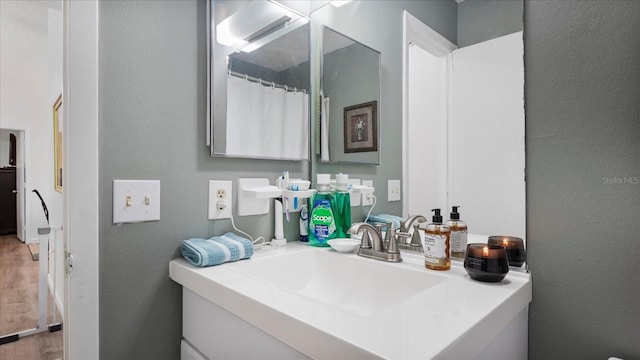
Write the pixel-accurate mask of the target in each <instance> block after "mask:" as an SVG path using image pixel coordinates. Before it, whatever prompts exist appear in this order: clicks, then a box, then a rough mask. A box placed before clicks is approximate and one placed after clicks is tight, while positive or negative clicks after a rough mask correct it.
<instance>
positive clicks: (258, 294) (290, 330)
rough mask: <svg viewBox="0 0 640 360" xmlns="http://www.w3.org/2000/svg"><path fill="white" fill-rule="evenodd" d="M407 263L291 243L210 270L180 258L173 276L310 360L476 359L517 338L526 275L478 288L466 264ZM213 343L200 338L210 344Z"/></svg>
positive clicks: (526, 298)
mask: <svg viewBox="0 0 640 360" xmlns="http://www.w3.org/2000/svg"><path fill="white" fill-rule="evenodd" d="M402 256H403V262H401V263H388V262H382V261H377V260H373V259H367V258H364V257H360V256H357V255H356V254H354V253H339V252H336V251H333V250H331V249H329V248H314V247H309V246H307V245H305V244H302V243H290V244H288V245H287V246H285V247H283V248H278V249H260V250H257V251H256V252H255V254H254V255H253V257H252V258H251V259H247V260H241V261H236V262H233V263H227V264H223V265H219V266H212V267H208V268H196V267H193V266H191V265H189V264H188V263H187V262H186V261H184V260H183V259H176V260H173V261H171V262H170V266H169V275H170V277H171V278H172V279H173V280H174V281H176V282H177V283H179V284H181V285H182V286H183V287H184V292H186V293H192V294H195V295H194V296H199V297H200V298H202V299H203V300H202V301H205V302H209V303H211V304H212V306H215V307H217V308H221V309H223V310H224V311H227V312H229V313H231V314H233V315H234V318H236V319H241V320H243V321H246V322H247V323H248V324H250V325H251V326H253V327H255V328H257V329H259V330H260V331H261V332H262V333H266V334H268V335H269V336H271V337H273V338H275V339H276V340H277V341H278V342H279V343H284V344H285V345H287V346H289V347H291V348H293V349H295V350H296V351H298V352H299V353H302V354H304V355H306V356H308V357H310V358H334V359H338V358H350V359H359V358H361V359H371V358H386V359H433V358H435V359H440V358H442V359H463V358H464V359H471V358H474V357H476V356H478V354H480V352H481V351H482V350H483V349H485V348H487V346H488V345H487V344H489V343H491V342H492V341H494V339H497V338H498V337H497V336H498V335H501V336H500V339H502V340H506V339H504V338H503V337H502V334H505V335H509V334H510V333H514V331H512V330H510V329H512V328H511V327H508V325H509V324H511V323H514V322H517V321H516V320H518V319H525V320H518V321H520V323H522V321H526V311H527V306H528V304H529V302H530V301H531V280H530V277H529V274H526V273H524V272H517V271H512V272H509V274H507V277H506V278H505V280H504V281H503V282H501V283H497V284H488V283H480V282H477V281H474V280H471V279H470V278H469V277H468V276H467V274H466V272H465V271H464V268H463V266H462V263H461V262H454V263H453V264H452V266H451V270H449V271H442V272H439V271H431V270H427V269H425V267H424V260H423V258H422V257H421V256H419V255H414V254H409V253H404V254H403V255H402ZM194 311H195V314H194V317H193V319H196V320H197V319H198V318H200V317H201V316H199V315H200V314H201V313H200V310H194ZM212 319H216V318H215V317H214V318H212ZM202 322H203V324H212V323H216V322H217V321H216V320H210V321H206V322H204V320H203V321H202ZM203 326H204V325H203ZM509 326H511V325H509ZM521 328H524V331H526V323H524V325H523V326H522V327H521ZM502 329H507V330H505V331H504V332H501V331H503V330H502ZM207 333H209V332H207ZM520 338H524V339H525V340H526V333H525V334H524V335H521V336H520ZM210 341H211V339H207V338H206V337H203V339H202V344H203V346H205V345H204V344H208V343H210ZM216 346H217V347H218V346H220V344H218V345H216ZM525 347H526V343H525ZM498 348H500V347H498ZM525 350H526V349H525ZM524 354H525V355H526V352H525V353H524ZM515 358H518V357H515Z"/></svg>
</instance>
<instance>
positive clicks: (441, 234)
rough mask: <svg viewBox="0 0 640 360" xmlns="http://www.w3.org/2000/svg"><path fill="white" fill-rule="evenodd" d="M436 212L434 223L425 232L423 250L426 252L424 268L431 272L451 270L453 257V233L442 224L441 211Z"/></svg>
mask: <svg viewBox="0 0 640 360" xmlns="http://www.w3.org/2000/svg"><path fill="white" fill-rule="evenodd" d="M431 211H433V212H434V214H433V217H432V222H431V223H430V224H429V225H427V227H426V228H425V230H424V240H423V243H422V249H423V250H424V266H425V267H426V268H427V269H431V270H449V269H450V268H451V257H450V255H449V247H450V240H451V238H450V236H451V231H450V229H449V227H448V226H446V225H443V224H442V215H440V209H432V210H431Z"/></svg>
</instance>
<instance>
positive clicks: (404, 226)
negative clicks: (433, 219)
mask: <svg viewBox="0 0 640 360" xmlns="http://www.w3.org/2000/svg"><path fill="white" fill-rule="evenodd" d="M416 221H417V222H425V221H427V218H425V217H424V216H422V215H411V216H409V217H408V218H407V220H404V221H400V231H402V232H409V229H411V226H413V223H414V222H416Z"/></svg>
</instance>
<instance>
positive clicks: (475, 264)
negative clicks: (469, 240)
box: [464, 243, 509, 282]
mask: <svg viewBox="0 0 640 360" xmlns="http://www.w3.org/2000/svg"><path fill="white" fill-rule="evenodd" d="M464 268H465V270H466V271H467V274H469V276H470V277H471V278H472V279H474V280H479V281H488V282H497V281H501V280H502V279H504V277H505V275H506V274H507V273H508V272H509V263H508V259H507V253H506V250H505V248H504V247H502V246H501V245H494V244H482V243H476V244H468V245H467V251H466V256H465V259H464Z"/></svg>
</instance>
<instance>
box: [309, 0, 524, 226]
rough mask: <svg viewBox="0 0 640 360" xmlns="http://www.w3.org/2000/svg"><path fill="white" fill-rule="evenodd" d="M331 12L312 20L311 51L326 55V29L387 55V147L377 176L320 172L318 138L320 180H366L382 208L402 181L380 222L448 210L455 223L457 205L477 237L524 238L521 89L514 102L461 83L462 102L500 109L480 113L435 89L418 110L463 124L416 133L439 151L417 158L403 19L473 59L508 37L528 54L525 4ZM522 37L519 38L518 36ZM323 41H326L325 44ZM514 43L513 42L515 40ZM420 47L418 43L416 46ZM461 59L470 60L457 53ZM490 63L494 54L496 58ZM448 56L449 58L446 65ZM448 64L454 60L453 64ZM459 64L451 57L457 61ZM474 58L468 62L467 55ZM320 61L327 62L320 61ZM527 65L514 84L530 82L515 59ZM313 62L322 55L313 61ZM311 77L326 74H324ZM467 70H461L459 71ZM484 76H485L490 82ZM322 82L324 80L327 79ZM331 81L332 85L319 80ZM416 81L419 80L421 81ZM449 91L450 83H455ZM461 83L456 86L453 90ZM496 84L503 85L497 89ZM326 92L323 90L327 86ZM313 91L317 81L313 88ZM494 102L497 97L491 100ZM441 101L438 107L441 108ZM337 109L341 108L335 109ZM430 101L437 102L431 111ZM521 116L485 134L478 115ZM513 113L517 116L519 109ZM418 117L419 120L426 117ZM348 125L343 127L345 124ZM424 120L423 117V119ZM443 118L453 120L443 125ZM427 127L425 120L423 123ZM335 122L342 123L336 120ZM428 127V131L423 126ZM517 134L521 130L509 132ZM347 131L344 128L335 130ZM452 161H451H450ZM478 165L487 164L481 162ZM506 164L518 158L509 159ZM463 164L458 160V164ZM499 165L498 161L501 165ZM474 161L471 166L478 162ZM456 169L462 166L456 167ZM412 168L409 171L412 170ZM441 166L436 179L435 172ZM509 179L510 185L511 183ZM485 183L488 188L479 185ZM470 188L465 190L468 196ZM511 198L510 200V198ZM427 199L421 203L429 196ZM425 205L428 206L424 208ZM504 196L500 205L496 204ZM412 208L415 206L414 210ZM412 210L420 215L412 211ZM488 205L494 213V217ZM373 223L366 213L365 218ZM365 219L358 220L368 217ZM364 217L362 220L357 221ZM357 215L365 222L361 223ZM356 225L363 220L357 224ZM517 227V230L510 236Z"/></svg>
mask: <svg viewBox="0 0 640 360" xmlns="http://www.w3.org/2000/svg"><path fill="white" fill-rule="evenodd" d="M333 5H334V4H333V3H331V4H327V5H325V6H324V7H322V8H319V9H317V10H315V11H314V12H312V13H311V15H310V16H311V25H312V35H313V36H314V37H313V40H314V41H313V45H314V46H316V43H318V44H319V45H318V47H320V46H322V38H321V35H320V34H322V33H323V29H322V26H323V25H324V26H325V27H330V29H332V30H335V31H336V32H340V33H341V34H343V35H344V36H345V37H347V38H351V39H357V40H358V41H360V42H362V43H364V44H367V45H368V46H371V47H373V48H375V49H377V50H379V51H380V55H381V56H380V61H381V71H380V77H381V79H380V80H381V83H382V84H383V86H381V87H380V90H381V97H380V103H379V105H380V109H382V111H380V110H379V112H380V114H381V116H380V118H381V119H380V120H381V122H380V123H379V124H378V125H379V129H380V133H379V135H380V137H379V139H378V142H379V144H380V147H379V158H380V161H379V166H375V167H365V166H357V167H356V166H343V165H340V164H333V163H325V162H320V161H319V159H320V151H319V150H318V149H319V148H320V144H319V141H318V140H317V139H315V138H314V143H313V145H314V157H313V160H314V162H313V164H312V171H313V173H337V172H340V171H342V172H348V173H349V175H350V177H353V178H360V179H372V180H373V182H374V186H375V187H376V195H379V199H378V200H381V199H384V198H386V194H387V193H388V189H387V184H388V180H390V179H397V178H400V177H401V178H402V181H403V183H402V192H401V193H402V202H401V203H400V202H388V201H379V202H378V204H377V205H376V206H375V209H374V213H388V214H394V215H403V216H407V215H408V214H409V213H411V214H415V213H418V214H422V215H426V216H430V214H429V212H430V211H429V210H430V209H432V208H436V207H441V208H442V209H443V214H445V215H446V214H448V213H449V211H450V209H449V206H450V205H460V206H461V208H460V212H461V214H462V219H463V220H465V221H466V222H467V223H468V224H469V228H470V231H471V232H472V233H486V234H487V235H489V234H495V233H498V232H499V233H504V234H508V235H514V236H519V237H524V235H525V216H524V215H525V204H524V196H525V191H524V176H523V173H524V168H523V167H524V135H523V129H524V116H523V114H524V111H523V99H524V97H523V94H522V91H523V86H522V84H518V85H516V86H517V89H518V90H517V91H515V92H509V94H508V95H507V96H502V95H499V94H497V93H491V92H489V91H487V90H486V89H487V87H484V86H477V85H466V86H465V85H462V83H458V82H457V80H459V79H458V78H456V80H455V81H456V83H455V85H456V89H457V90H455V91H456V92H457V91H458V90H461V92H460V94H459V95H461V96H465V97H471V98H475V97H476V96H477V95H479V94H480V95H484V96H490V97H493V100H496V101H497V102H498V104H495V103H492V105H491V106H484V107H483V106H482V105H483V104H485V105H488V104H489V103H485V102H480V104H477V105H478V106H475V105H474V106H470V105H469V104H466V103H465V101H462V100H457V101H456V103H455V104H453V102H451V103H450V102H449V99H448V96H449V95H450V94H449V92H448V89H447V88H446V87H438V86H434V87H432V88H431V89H430V92H425V91H422V92H419V93H417V99H414V100H413V102H414V104H415V103H416V102H418V103H420V101H421V105H424V106H426V107H427V109H442V110H444V111H445V112H444V113H445V114H446V111H450V112H451V113H452V114H451V115H452V116H455V122H454V123H451V126H452V128H448V125H449V124H447V123H446V122H445V123H443V124H442V123H441V124H440V125H439V127H438V128H437V129H439V130H437V131H436V130H434V128H433V127H432V128H429V127H427V128H426V129H418V130H416V131H413V132H412V133H413V134H414V135H415V136H416V138H417V141H421V142H422V143H424V144H431V145H434V144H438V146H439V147H440V148H439V149H437V150H435V151H434V150H428V151H421V150H414V149H409V148H405V147H404V145H405V144H406V141H407V133H408V132H411V131H410V130H407V127H406V120H405V117H406V116H407V108H406V106H405V101H406V98H405V96H404V94H405V92H406V90H407V86H408V84H407V83H406V82H405V81H406V76H408V74H405V71H406V66H405V65H406V62H407V61H408V60H407V59H406V58H405V57H408V56H409V54H408V52H407V53H404V52H403V49H404V45H405V44H404V41H405V40H406V38H405V37H404V33H403V32H404V29H403V26H405V25H404V24H403V21H402V18H403V14H404V12H405V11H407V12H409V13H411V14H412V15H414V16H415V17H417V18H418V20H420V22H421V23H423V24H426V25H427V26H428V27H430V28H431V31H432V32H434V33H437V34H439V35H440V36H442V37H444V38H446V39H447V40H448V41H449V42H450V43H452V44H453V45H454V47H455V48H459V49H460V50H465V49H466V50H469V52H468V53H467V54H468V55H472V54H471V53H470V50H472V49H471V48H472V47H474V46H475V45H478V49H480V47H482V45H480V44H481V43H482V42H485V41H487V40H492V39H498V38H500V37H504V36H509V35H512V36H513V37H515V38H519V39H520V44H519V47H518V48H517V51H520V52H522V50H523V44H522V30H523V23H522V14H523V4H522V1H521V0H484V1H471V0H465V1H455V0H451V1H362V0H355V1H351V2H349V3H347V4H346V5H344V6H342V7H337V6H333ZM518 32H519V34H517V33H518ZM316 36H317V37H318V38H319V39H320V40H317V39H316ZM512 40H513V39H512ZM414 41H415V39H414ZM493 53H495V54H496V55H498V56H500V54H502V51H501V50H499V49H498V50H495V51H493ZM458 54H462V53H461V52H459V53H458ZM489 54H492V52H491V51H489ZM441 56H443V55H441ZM445 56H446V55H445ZM451 56H453V55H451ZM465 56H466V55H465ZM318 58H320V59H321V58H322V56H321V55H318ZM515 58H519V59H520V66H521V69H520V73H519V74H515V75H513V77H512V79H513V80H516V81H518V82H523V80H524V79H523V73H522V63H521V61H522V55H521V54H520V55H516V56H515ZM312 59H313V61H315V59H316V55H314V56H313V57H312ZM312 66H314V68H313V71H314V72H316V71H317V72H318V73H319V74H320V73H321V72H320V67H319V66H318V68H317V69H316V68H315V65H313V64H312ZM473 68H474V66H470V67H465V71H468V73H469V75H472V74H474V73H476V74H477V75H479V76H482V75H488V72H486V71H484V70H474V69H473ZM459 69H461V67H460V68H459ZM483 73H484V74H483ZM323 75H324V74H323ZM321 79H322V81H324V78H323V77H322V78H321ZM414 79H415V78H414ZM422 79H423V83H425V84H433V81H432V79H434V77H427V78H422ZM447 81H448V80H447ZM451 81H453V79H452V80H451ZM489 81H490V83H493V84H497V82H492V81H491V80H489ZM322 85H323V88H324V85H325V84H322ZM314 86H316V85H315V81H314ZM492 94H493V95H492ZM434 99H438V100H434ZM330 100H331V102H333V99H332V98H331V99H330ZM316 101H317V99H315V98H314V105H313V111H314V119H313V120H314V122H315V121H318V122H319V120H318V119H316V117H319V116H318V115H317V114H319V111H318V108H319V107H320V106H319V105H318V104H316V103H315V102H316ZM430 101H436V102H435V103H432V102H430ZM505 104H509V108H513V109H517V112H514V113H510V114H507V116H508V118H509V119H511V120H512V121H511V122H510V123H509V126H502V127H499V128H498V129H497V130H496V128H495V127H494V126H487V127H483V126H478V125H479V124H481V123H482V121H484V118H483V119H480V117H479V114H480V110H483V111H484V110H487V109H489V110H490V109H491V108H498V109H506V108H507V107H506V106H504V105H505ZM512 106H513V107H512ZM418 114H420V112H418ZM342 118H343V117H342V116H341V115H339V116H338V119H340V121H342ZM418 118H420V116H418ZM445 118H447V117H446V116H445ZM422 119H423V120H425V119H426V117H425V116H422ZM334 120H336V119H335V116H333V118H332V119H331V121H332V124H333V121H334ZM422 125H425V123H423V124H422ZM511 125H513V126H511ZM337 126H340V125H337ZM318 128H319V126H318V125H314V128H313V130H314V135H315V134H316V133H317V132H318ZM462 133H464V136H458V137H456V138H455V139H454V141H452V142H451V143H447V142H440V143H437V142H434V141H432V140H431V139H429V140H427V139H426V136H427V135H429V134H430V135H440V137H441V138H446V137H447V136H448V134H450V135H453V134H458V135H459V134H462ZM465 137H471V139H472V140H473V142H471V141H466V138H465ZM507 144H508V146H509V147H510V148H509V149H512V148H511V146H514V147H513V149H514V151H511V150H502V151H500V150H501V149H506V146H507ZM487 149H489V150H491V149H493V150H495V151H497V152H498V154H494V155H487V156H486V157H484V159H482V156H481V154H482V152H483V151H484V150H487ZM449 154H451V155H452V157H451V158H449V157H448V156H449ZM471 155H473V156H479V157H480V160H478V158H477V157H476V158H474V157H472V156H471ZM505 155H509V156H512V158H507V157H505ZM454 156H455V159H454V158H453V157H454ZM494 156H500V157H496V158H494ZM472 158H473V159H474V160H471V159H472ZM456 159H457V160H456ZM409 160H411V161H413V163H411V164H409V163H408V162H407V161H409ZM458 160H463V161H466V162H465V164H466V165H464V166H461V165H460V164H459V163H456V161H458ZM436 166H438V169H437V170H436V169H435V167H436ZM409 169H413V170H417V171H418V172H420V171H421V172H422V176H421V175H419V174H418V176H417V179H418V180H417V182H416V183H414V186H407V184H406V181H407V178H408V175H407V171H409ZM507 173H508V174H509V175H507ZM427 178H429V182H430V183H429V185H428V186H426V185H425V184H426V179H427ZM480 180H482V181H480ZM463 187H464V188H463ZM507 189H508V190H509V192H508V193H509V195H505V194H506V192H505V190H507ZM421 191H423V193H421ZM425 196H426V198H425ZM496 196H499V197H501V200H500V201H496ZM509 196H512V197H511V198H512V199H513V200H514V201H510V200H509V199H506V200H505V201H507V203H508V204H509V208H504V209H500V210H495V211H494V210H493V207H494V206H498V207H499V205H498V204H503V202H502V201H503V200H504V198H507V197H509ZM411 201H414V202H413V203H412V204H409V203H410V202H411ZM408 205H411V206H412V208H408V207H407V206H408ZM489 205H490V206H491V210H489ZM363 209H364V211H361V212H364V213H365V214H366V210H368V208H363ZM361 212H360V213H361ZM354 213H357V212H354ZM360 213H357V214H360ZM505 215H508V216H509V217H511V216H513V217H515V218H517V220H515V221H511V220H507V219H506V218H505ZM354 219H355V218H354ZM506 225H509V227H506Z"/></svg>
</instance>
